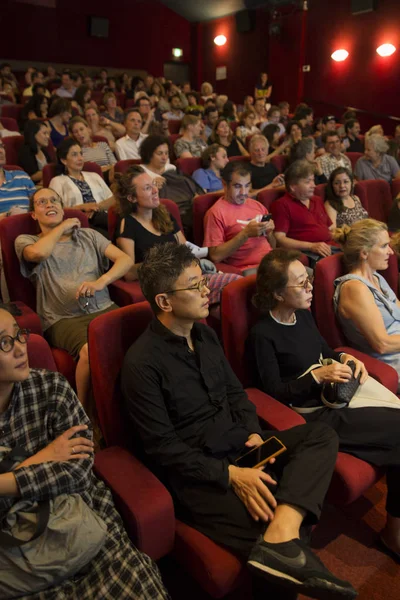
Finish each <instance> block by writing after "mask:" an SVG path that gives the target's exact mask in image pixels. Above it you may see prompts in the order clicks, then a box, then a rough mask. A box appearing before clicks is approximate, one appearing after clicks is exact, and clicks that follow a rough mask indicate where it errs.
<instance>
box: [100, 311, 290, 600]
mask: <svg viewBox="0 0 400 600" xmlns="http://www.w3.org/2000/svg"><path fill="white" fill-rule="evenodd" d="M151 319H152V312H151V309H150V307H149V304H148V303H147V302H141V303H139V304H134V305H132V306H127V307H125V308H121V309H119V310H116V311H112V312H110V313H108V314H106V315H101V316H100V317H98V318H96V319H94V320H93V321H92V323H91V324H90V326H89V360H90V365H91V371H92V386H93V395H94V399H95V402H96V409H97V414H98V418H99V424H100V427H101V430H102V433H103V435H104V439H105V441H106V444H107V446H108V447H109V448H107V450H105V452H107V451H108V450H109V451H110V452H111V451H114V452H117V451H118V452H119V454H120V455H121V454H122V455H123V457H124V462H123V464H122V466H121V462H120V459H119V456H118V455H117V458H118V459H119V462H117V460H115V462H114V464H110V465H109V469H108V470H107V472H106V471H105V470H103V471H102V472H101V475H102V476H103V478H104V479H105V480H106V481H109V480H110V479H111V478H112V477H115V473H118V472H120V471H121V469H123V472H124V475H125V481H126V483H125V489H128V490H130V493H131V494H132V495H133V496H134V497H136V496H137V495H139V496H140V497H141V496H142V494H143V489H144V490H146V489H147V481H146V477H148V476H149V472H148V471H147V469H146V468H145V467H144V466H143V465H142V469H143V476H144V482H143V484H141V485H140V486H138V487H134V486H132V485H131V483H130V481H129V460H131V461H135V463H138V461H137V459H136V458H135V457H134V456H133V455H132V454H130V453H129V451H128V450H126V448H130V447H131V444H130V439H131V437H132V432H131V430H130V428H129V425H128V424H127V423H126V419H125V420H124V418H123V416H122V414H121V412H120V406H121V392H120V388H119V379H118V375H119V371H120V368H121V365H122V361H123V358H124V356H125V353H126V351H127V350H128V348H129V347H130V346H131V344H132V343H133V342H134V341H135V340H136V339H137V338H138V337H139V336H140V335H141V333H142V332H143V331H144V330H145V329H146V327H147V325H148V323H149V322H150V320H151ZM105 364H106V365H107V369H104V365H105ZM254 397H255V399H256V400H257V398H258V395H257V393H255V396H254ZM283 408H285V407H283ZM286 410H287V409H286ZM288 412H291V411H288ZM295 416H296V417H297V415H295ZM152 486H153V489H152V492H153V498H152V500H151V502H149V503H148V505H146V507H147V509H148V510H149V511H151V513H152V518H153V519H154V520H157V523H158V526H157V527H156V528H155V530H154V535H153V537H152V538H151V539H149V540H143V541H142V543H141V544H138V545H139V548H140V549H141V550H144V551H145V552H147V553H148V554H150V556H152V557H153V558H159V557H160V556H163V555H164V554H167V553H169V552H170V551H171V550H172V553H173V555H174V558H175V559H176V560H177V561H178V563H179V564H180V565H181V566H182V568H183V569H185V570H186V571H187V572H188V573H189V574H190V575H191V576H192V577H193V578H194V579H195V580H196V581H197V582H198V584H199V585H200V586H201V587H202V589H204V590H205V591H206V592H207V593H208V594H210V596H211V597H212V598H222V597H224V596H225V595H226V594H228V593H229V592H230V591H232V590H233V589H235V588H237V587H238V586H239V585H240V584H241V583H242V582H243V581H245V582H246V580H247V573H246V571H245V570H244V569H243V565H242V563H241V562H240V561H239V560H238V559H237V558H236V557H235V556H234V555H232V554H231V553H230V552H228V551H227V550H225V549H224V548H222V547H220V546H218V545H217V544H215V543H214V542H212V541H211V540H210V539H209V538H207V537H206V536H204V535H203V534H201V533H199V532H198V531H196V530H194V529H193V528H191V527H189V526H188V525H185V524H184V523H182V522H181V521H179V520H175V517H174V512H173V506H172V501H171V498H170V495H169V493H168V492H167V491H166V489H165V488H164V486H163V485H162V484H161V483H160V482H159V481H158V480H156V479H155V478H153V481H152ZM114 491H115V488H114ZM117 497H118V495H117ZM118 508H119V509H120V511H121V514H122V516H123V517H124V521H125V524H126V525H127V527H128V531H129V533H130V534H131V535H132V532H131V530H130V528H129V522H128V520H127V519H126V516H125V511H124V506H123V505H122V506H121V505H119V506H118ZM174 535H175V538H174ZM145 541H147V545H146V544H145V543H144V542H145ZM240 597H242V598H244V597H247V596H246V595H242V596H240Z"/></svg>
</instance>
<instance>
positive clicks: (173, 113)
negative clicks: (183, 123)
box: [167, 94, 185, 121]
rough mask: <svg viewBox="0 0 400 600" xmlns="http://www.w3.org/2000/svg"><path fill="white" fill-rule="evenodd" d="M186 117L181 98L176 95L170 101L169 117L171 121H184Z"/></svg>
mask: <svg viewBox="0 0 400 600" xmlns="http://www.w3.org/2000/svg"><path fill="white" fill-rule="evenodd" d="M184 116H185V113H184V112H183V111H182V103H181V98H180V96H179V95H178V94H176V95H175V96H172V98H171V99H170V110H169V111H168V112H167V117H168V119H169V120H170V121H171V120H178V119H183V117H184Z"/></svg>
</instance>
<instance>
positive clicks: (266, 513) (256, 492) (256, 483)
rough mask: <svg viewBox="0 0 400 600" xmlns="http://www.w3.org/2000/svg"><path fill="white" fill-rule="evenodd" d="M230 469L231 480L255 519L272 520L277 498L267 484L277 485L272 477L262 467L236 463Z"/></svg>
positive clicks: (237, 493) (239, 496) (234, 488)
mask: <svg viewBox="0 0 400 600" xmlns="http://www.w3.org/2000/svg"><path fill="white" fill-rule="evenodd" d="M253 435H256V434H253ZM250 437H251V436H250ZM228 469H229V482H230V484H231V485H232V488H233V490H234V492H235V494H236V495H237V496H238V498H240V500H241V501H242V502H243V504H244V505H245V507H246V508H247V510H248V511H249V513H250V514H251V516H252V517H253V519H254V520H255V521H259V520H260V519H261V520H262V521H266V522H268V521H272V520H273V518H274V510H275V508H276V500H275V498H274V496H273V494H272V493H271V492H270V490H269V489H268V488H267V486H266V485H265V483H270V484H272V485H276V482H275V481H274V480H273V479H272V477H270V475H267V473H264V471H262V470H261V469H241V468H240V467H235V465H229V467H228ZM264 482H265V483H264Z"/></svg>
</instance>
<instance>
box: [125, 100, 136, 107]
mask: <svg viewBox="0 0 400 600" xmlns="http://www.w3.org/2000/svg"><path fill="white" fill-rule="evenodd" d="M135 104H136V102H135V100H134V99H133V98H127V99H126V100H125V110H127V109H128V108H131V106H135Z"/></svg>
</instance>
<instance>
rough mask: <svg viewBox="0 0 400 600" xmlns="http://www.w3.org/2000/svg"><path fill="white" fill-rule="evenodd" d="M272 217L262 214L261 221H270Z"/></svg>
mask: <svg viewBox="0 0 400 600" xmlns="http://www.w3.org/2000/svg"><path fill="white" fill-rule="evenodd" d="M271 219H272V215H263V216H262V217H261V223H265V222H267V221H270V220H271Z"/></svg>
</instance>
